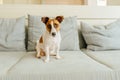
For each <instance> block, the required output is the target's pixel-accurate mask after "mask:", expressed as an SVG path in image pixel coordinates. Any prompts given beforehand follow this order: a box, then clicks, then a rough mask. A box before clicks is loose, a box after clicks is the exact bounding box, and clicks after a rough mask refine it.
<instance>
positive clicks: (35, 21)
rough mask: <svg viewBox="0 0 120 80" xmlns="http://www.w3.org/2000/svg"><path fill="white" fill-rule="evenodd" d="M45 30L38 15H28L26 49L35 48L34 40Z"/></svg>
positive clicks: (31, 49)
mask: <svg viewBox="0 0 120 80" xmlns="http://www.w3.org/2000/svg"><path fill="white" fill-rule="evenodd" d="M44 31H45V25H44V23H43V22H42V21H41V17H40V16H32V15H28V46H27V50H28V51H33V50H35V45H36V41H37V40H38V39H39V38H40V36H41V35H42V34H43V32H44Z"/></svg>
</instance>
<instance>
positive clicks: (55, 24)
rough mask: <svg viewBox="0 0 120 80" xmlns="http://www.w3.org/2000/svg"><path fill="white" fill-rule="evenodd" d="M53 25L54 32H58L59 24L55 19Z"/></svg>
mask: <svg viewBox="0 0 120 80" xmlns="http://www.w3.org/2000/svg"><path fill="white" fill-rule="evenodd" d="M53 23H54V27H55V29H56V31H57V32H58V31H59V30H60V23H59V22H58V21H57V20H56V19H54V21H53Z"/></svg>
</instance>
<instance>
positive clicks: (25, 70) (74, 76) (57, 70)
mask: <svg viewBox="0 0 120 80" xmlns="http://www.w3.org/2000/svg"><path fill="white" fill-rule="evenodd" d="M35 53H36V52H27V54H25V56H23V57H22V58H21V59H20V60H19V61H18V62H17V63H16V64H15V65H14V66H12V67H11V69H9V71H8V73H7V74H6V75H4V76H0V80H1V79H2V80H113V79H111V77H114V76H115V75H114V76H113V75H112V74H113V73H112V70H111V69H110V68H108V67H106V66H104V65H102V64H100V63H97V62H96V61H94V60H92V59H91V58H90V57H88V56H87V55H85V54H84V53H82V52H81V51H60V56H61V57H62V58H61V59H59V60H57V59H55V56H51V57H50V62H49V63H45V62H44V61H43V59H44V58H45V57H42V59H37V58H36V57H35ZM88 66H89V68H88ZM114 80H115V79H114Z"/></svg>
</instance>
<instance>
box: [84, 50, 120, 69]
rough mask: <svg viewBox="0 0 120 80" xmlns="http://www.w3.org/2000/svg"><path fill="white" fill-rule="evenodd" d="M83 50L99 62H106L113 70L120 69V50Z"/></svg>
mask: <svg viewBox="0 0 120 80" xmlns="http://www.w3.org/2000/svg"><path fill="white" fill-rule="evenodd" d="M82 51H83V52H84V53H86V54H87V55H88V56H90V57H91V58H92V59H94V60H96V61H97V62H99V63H101V64H104V65H106V66H108V67H109V68H111V69H113V70H116V71H120V50H111V51H91V50H87V49H83V50H82Z"/></svg>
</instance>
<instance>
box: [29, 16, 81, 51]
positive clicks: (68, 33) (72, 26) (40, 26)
mask: <svg viewBox="0 0 120 80" xmlns="http://www.w3.org/2000/svg"><path fill="white" fill-rule="evenodd" d="M28 23H29V26H28V51H32V50H35V45H36V41H37V40H38V39H39V38H40V36H41V35H42V34H43V32H44V31H45V25H44V23H43V22H42V21H41V17H40V16H32V15H29V16H28ZM77 31H78V29H77V19H76V17H68V18H65V19H64V21H63V22H62V23H61V36H62V41H61V47H60V50H79V40H78V32H77Z"/></svg>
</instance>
